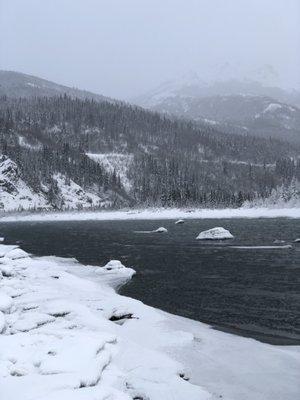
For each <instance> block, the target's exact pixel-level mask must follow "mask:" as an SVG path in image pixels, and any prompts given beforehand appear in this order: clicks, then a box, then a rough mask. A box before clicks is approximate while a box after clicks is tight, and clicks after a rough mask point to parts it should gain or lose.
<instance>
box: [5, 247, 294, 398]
mask: <svg viewBox="0 0 300 400" xmlns="http://www.w3.org/2000/svg"><path fill="white" fill-rule="evenodd" d="M0 269H1V276H2V279H1V280H0V287H1V291H0V292H1V297H0V306H1V313H0V315H1V324H2V325H1V326H2V328H1V331H2V334H0V344H1V346H0V348H1V351H0V352H1V358H0V359H1V361H0V387H1V394H2V395H3V397H4V398H5V399H6V400H15V399H16V398H19V397H20V396H21V397H22V399H23V400H30V399H32V398H39V399H40V400H61V399H62V398H64V399H71V398H72V399H76V400H77V399H79V400H91V399H96V398H97V400H98V399H104V398H107V397H109V396H110V398H111V399H115V400H123V399H124V400H125V399H127V400H129V399H131V400H132V399H134V398H140V399H144V400H146V399H151V400H161V399H162V398H164V399H166V400H171V399H172V400H185V399H186V398H189V399H191V400H204V399H219V398H221V397H222V398H231V399H233V400H238V399H240V398H241V397H243V399H245V400H253V398H255V399H256V400H271V399H272V400H276V399H277V400H279V399H282V398H284V399H285V400H290V399H294V398H297V396H298V395H299V393H300V384H299V380H298V371H299V369H300V347H296V346H294V347H288V348H287V347H280V346H271V345H267V344H263V343H260V342H258V341H255V340H252V339H246V338H242V337H239V336H235V335H231V334H227V333H223V332H219V331H215V330H212V329H210V327H209V326H208V325H205V324H203V323H200V322H197V321H192V320H188V319H186V318H182V317H177V316H175V315H171V314H167V313H165V312H162V311H160V310H158V309H154V308H152V307H148V306H146V305H144V304H143V303H141V302H140V301H137V300H134V299H131V298H128V297H124V296H121V295H119V294H117V293H116V292H115V288H116V287H119V286H120V285H121V284H124V283H125V282H126V281H128V279H130V278H131V277H132V275H133V274H134V271H133V270H132V269H128V268H125V267H124V266H123V265H122V264H121V263H120V262H117V261H114V262H111V263H108V264H106V265H105V266H104V267H94V266H93V267H92V266H83V265H81V264H79V263H78V262H77V261H76V260H74V259H62V258H57V257H30V256H29V255H28V254H26V253H25V252H23V251H22V250H20V249H19V248H18V247H17V246H7V245H0ZM241 366H242V368H241Z"/></svg>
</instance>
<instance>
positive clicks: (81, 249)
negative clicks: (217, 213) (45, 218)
mask: <svg viewBox="0 0 300 400" xmlns="http://www.w3.org/2000/svg"><path fill="white" fill-rule="evenodd" d="M159 226H164V227H166V228H167V229H168V233H161V234H159V233H148V234H147V233H136V232H135V231H146V230H153V229H156V228H158V227H159ZM215 226H223V227H224V228H227V229H229V230H230V231H231V232H232V234H233V235H235V239H234V240H230V241H226V242H211V241H210V242H208V241H206V242H203V241H197V240H195V237H196V236H197V235H198V233H199V232H200V231H202V230H205V229H209V228H213V227H215ZM0 236H5V237H6V243H16V242H17V241H20V242H21V247H22V248H23V249H24V250H26V251H28V252H31V253H33V254H36V255H56V256H63V257H75V258H77V259H78V260H79V261H80V262H82V263H84V264H92V265H103V264H104V263H106V262H107V261H109V260H110V259H119V260H121V261H122V262H123V264H125V265H126V266H132V267H133V268H134V269H135V270H136V271H137V275H136V276H135V277H134V278H133V280H132V281H131V282H130V283H128V284H127V285H125V286H124V287H123V288H122V289H121V293H122V294H124V295H127V296H131V297H134V298H137V299H140V300H142V301H143V302H145V303H146V304H149V305H152V306H154V307H158V308H161V309H163V310H166V311H169V312H172V313H175V314H179V315H182V316H185V317H189V318H193V319H196V320H199V321H203V322H207V323H209V324H211V325H212V326H214V327H217V328H218V329H222V330H225V331H229V332H233V333H237V334H240V335H244V336H249V337H254V338H256V339H259V340H262V341H266V342H270V343H275V344H300V243H299V244H296V243H293V249H251V248H248V249H238V248H232V247H231V246H264V245H273V242H274V240H276V239H277V240H285V241H286V242H287V243H292V242H293V240H294V239H295V238H297V237H300V221H299V220H297V219H295V220H292V219H283V218H282V219H278V218H277V219H227V220H220V219H218V220H212V219H209V220H203V219H201V220H187V221H186V223H185V224H183V225H175V224H174V221H171V220H168V221H154V220H151V221H70V222H19V223H3V222H2V223H0Z"/></svg>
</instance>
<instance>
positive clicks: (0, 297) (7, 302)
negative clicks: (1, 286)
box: [0, 292, 13, 313]
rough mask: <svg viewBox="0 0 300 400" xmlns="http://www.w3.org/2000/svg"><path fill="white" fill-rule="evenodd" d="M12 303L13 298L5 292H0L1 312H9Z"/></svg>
mask: <svg viewBox="0 0 300 400" xmlns="http://www.w3.org/2000/svg"><path fill="white" fill-rule="evenodd" d="M12 305H13V299H12V298H11V297H10V296H8V295H7V294H5V293H1V292H0V311H1V312H3V313H6V312H9V310H10V309H11V307H12Z"/></svg>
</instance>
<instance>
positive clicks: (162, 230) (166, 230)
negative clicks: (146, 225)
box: [153, 226, 168, 233]
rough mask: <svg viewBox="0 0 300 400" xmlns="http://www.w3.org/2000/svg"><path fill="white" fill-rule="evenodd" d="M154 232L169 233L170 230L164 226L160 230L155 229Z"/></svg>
mask: <svg viewBox="0 0 300 400" xmlns="http://www.w3.org/2000/svg"><path fill="white" fill-rule="evenodd" d="M153 232H156V233H167V232H168V229H166V228H164V227H163V226H160V227H159V228H157V229H155V230H154V231H153Z"/></svg>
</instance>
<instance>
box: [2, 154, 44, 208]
mask: <svg viewBox="0 0 300 400" xmlns="http://www.w3.org/2000/svg"><path fill="white" fill-rule="evenodd" d="M48 206H49V205H48V203H47V200H46V199H45V197H44V196H43V195H41V194H39V193H35V192H34V191H33V190H32V189H31V188H30V187H29V186H28V185H27V184H26V183H25V182H24V181H23V179H21V177H20V173H19V170H18V167H17V164H16V163H15V162H13V161H12V160H11V159H10V158H7V157H1V155H0V210H3V211H12V210H23V209H24V210H29V209H33V208H35V209H38V208H47V207H48Z"/></svg>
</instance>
